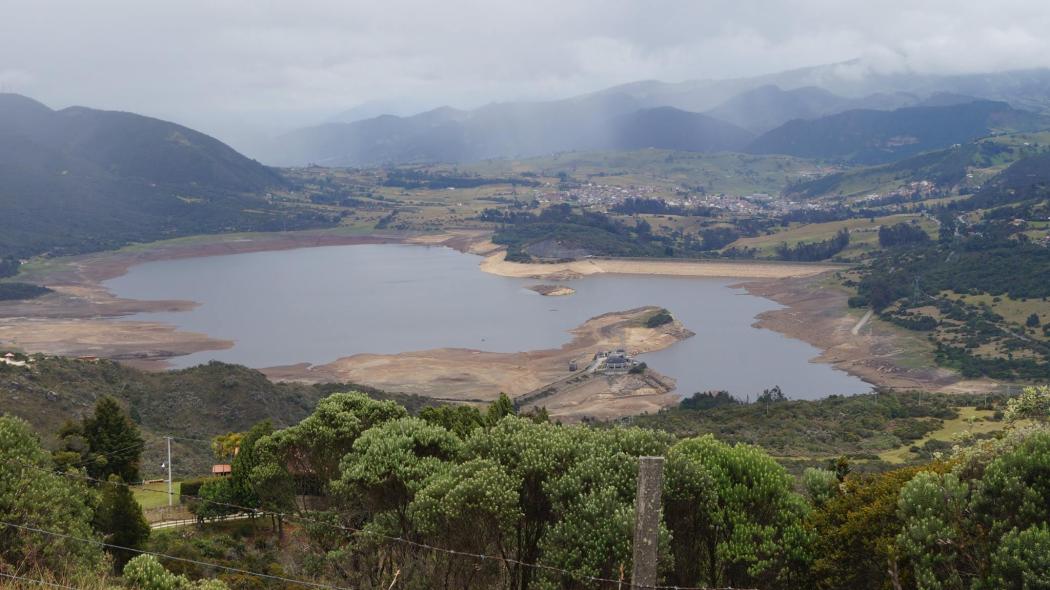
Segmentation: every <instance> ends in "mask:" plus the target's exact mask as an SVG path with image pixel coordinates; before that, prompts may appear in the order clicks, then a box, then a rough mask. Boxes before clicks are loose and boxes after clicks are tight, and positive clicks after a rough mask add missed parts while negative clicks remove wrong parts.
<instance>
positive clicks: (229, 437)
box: [211, 432, 244, 461]
mask: <svg viewBox="0 0 1050 590" xmlns="http://www.w3.org/2000/svg"><path fill="white" fill-rule="evenodd" d="M243 438H244V433H242V432H228V433H226V434H220V435H219V436H216V437H214V438H212V439H211V451H212V453H213V454H214V455H215V458H216V459H218V460H219V461H231V460H233V458H234V457H235V456H236V455H237V452H238V450H239V449H240V447H241V440H242V439H243Z"/></svg>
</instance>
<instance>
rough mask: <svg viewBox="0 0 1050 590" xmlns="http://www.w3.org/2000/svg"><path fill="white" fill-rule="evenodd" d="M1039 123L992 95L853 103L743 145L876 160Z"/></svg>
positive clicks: (752, 148) (808, 155)
mask: <svg viewBox="0 0 1050 590" xmlns="http://www.w3.org/2000/svg"><path fill="white" fill-rule="evenodd" d="M1045 124H1046V121H1045V120H1044V119H1043V118H1042V117H1040V116H1038V115H1035V114H1033V113H1030V112H1027V111H1021V110H1017V109H1014V108H1012V107H1010V105H1008V104H1006V103H1004V102H994V101H975V102H971V103H967V104H955V105H950V106H931V107H908V108H902V109H897V110H893V111H874V110H865V109H859V110H853V111H846V112H844V113H839V114H836V115H830V116H827V117H822V118H820V119H816V120H812V121H805V120H795V121H789V122H788V123H785V124H784V125H782V126H780V127H778V128H776V129H774V130H772V131H769V132H767V133H765V134H763V135H761V136H759V137H758V138H757V139H755V140H754V141H753V142H752V143H751V144H750V145H749V146H748V148H747V151H748V152H749V153H754V154H787V155H792V156H798V157H803V158H822V159H836V160H845V161H851V162H855V163H860V164H878V163H884V162H892V161H895V160H899V159H902V158H905V157H908V156H911V155H914V154H918V153H920V152H924V151H928V150H933V149H939V148H944V147H948V146H950V145H953V144H956V143H965V142H967V141H970V140H972V139H976V138H978V137H981V136H985V135H989V134H991V133H993V132H997V131H1003V130H1012V131H1025V130H1032V129H1037V128H1039V127H1040V126H1042V125H1045Z"/></svg>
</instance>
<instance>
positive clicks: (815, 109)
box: [258, 62, 1050, 166]
mask: <svg viewBox="0 0 1050 590" xmlns="http://www.w3.org/2000/svg"><path fill="white" fill-rule="evenodd" d="M862 67H863V66H861V65H860V64H859V63H855V62H849V63H844V64H833V65H827V66H818V67H812V68H803V69H798V70H791V71H786V72H780V73H776V74H770V75H766V76H757V77H753V78H741V79H732V80H693V81H686V82H679V83H666V82H658V81H640V82H634V83H630V84H624V85H620V86H615V87H612V88H608V89H605V90H601V91H598V92H593V93H589V94H585V95H581V96H577V97H573V98H568V99H563V100H556V101H547V102H508V103H497V104H490V105H486V106H483V107H480V108H477V109H472V110H459V109H452V108H449V107H442V108H439V109H434V110H431V111H427V112H424V113H421V114H418V115H413V116H408V117H397V116H392V115H382V116H379V117H373V118H369V119H360V120H352V121H351V122H341V121H329V122H326V123H322V124H320V125H317V126H314V127H309V128H304V129H299V130H296V131H293V132H291V133H288V134H286V135H284V136H282V137H280V138H278V139H277V140H276V141H274V142H273V143H272V144H270V145H268V146H264V147H263V148H261V149H260V151H259V153H258V157H259V158H260V159H262V160H263V161H265V162H267V163H271V164H275V165H305V164H308V163H315V164H321V165H334V166H367V165H378V164H398V163H413V162H466V161H474V160H480V159H486V158H507V157H528V156H536V155H544V154H549V153H554V152H560V151H574V150H619V149H639V148H649V147H652V148H664V149H682V150H689V151H700V152H708V151H734V150H741V149H743V148H744V146H745V145H746V144H747V140H748V136H749V135H761V134H765V133H768V132H771V131H773V130H775V129H777V128H779V127H781V126H783V125H786V124H792V125H795V126H796V127H793V128H790V129H787V130H785V131H783V132H782V133H783V134H784V135H791V134H792V133H794V132H796V131H797V130H798V129H799V127H797V126H798V125H799V123H797V122H796V121H797V120H815V119H820V118H824V117H831V116H835V115H839V114H842V113H845V112H849V111H869V112H870V111H891V110H895V109H900V108H905V107H929V108H935V107H953V106H956V105H960V104H966V103H972V102H974V101H1001V102H1004V103H1007V104H1008V105H1009V106H1011V107H1013V108H1014V109H1023V110H1031V111H1033V112H1037V113H1039V112H1050V70H1023V71H1013V72H1001V73H993V74H972V75H957V76H945V75H925V74H914V73H895V74H880V73H877V72H872V71H867V70H864V71H861V68H862ZM364 111H367V109H364V110H363V111H361V112H364ZM351 112H352V113H356V111H353V110H352V111H351ZM944 112H945V113H949V112H950V111H944ZM870 116H871V115H855V117H857V118H859V119H861V120H864V119H865V117H870ZM340 117H341V118H343V117H344V116H343V115H340ZM355 117H356V114H355V115H354V116H349V115H347V116H346V118H350V119H354V118H355ZM898 118H904V119H906V118H907V117H906V116H904V115H902V116H900V117H898ZM915 122H918V121H915ZM945 123H946V122H945ZM829 125H831V126H832V127H833V126H834V123H830V124H829ZM862 127H865V128H870V125H862ZM898 131H900V132H901V133H904V134H906V135H907V134H909V133H911V132H910V131H909V130H907V129H903V130H901V129H898ZM911 134H912V135H915V134H914V133H911ZM876 135H877V134H876ZM960 137H961V140H966V139H970V138H972V137H973V136H972V134H971V133H970V131H967V132H964V133H961V135H960ZM863 141H867V142H869V143H872V144H878V142H879V141H880V139H879V137H876V136H872V137H870V138H867V139H865V140H863ZM774 145H784V144H783V142H782V141H780V142H774V141H772V140H769V141H765V140H763V141H762V142H761V143H760V144H759V147H757V148H756V149H758V150H760V151H761V152H762V153H765V150H768V149H772V146H774ZM910 145H914V146H915V149H912V148H902V149H893V150H890V151H888V152H887V151H885V150H881V151H879V150H877V153H878V154H881V155H879V156H878V157H876V156H875V155H872V154H864V153H862V154H860V157H861V158H862V161H865V162H875V161H886V158H893V157H898V156H900V157H906V156H908V155H911V154H913V153H916V151H915V150H916V149H929V147H941V146H942V145H949V144H942V143H941V142H937V141H934V142H932V143H929V147H928V146H927V143H925V142H922V141H919V142H915V143H913V144H910ZM789 147H790V149H789V151H787V152H782V153H791V154H794V153H797V152H798V151H799V150H800V148H799V147H797V146H789ZM777 149H782V148H779V147H778V148H777ZM783 149H788V148H783ZM859 151H860V148H857V149H853V150H848V151H843V150H842V149H840V150H838V151H834V152H829V151H828V150H827V149H817V148H814V149H811V150H808V152H810V153H812V154H813V155H814V157H846V156H849V155H850V154H851V153H853V152H859Z"/></svg>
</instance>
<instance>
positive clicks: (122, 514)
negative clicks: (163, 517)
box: [92, 475, 150, 573]
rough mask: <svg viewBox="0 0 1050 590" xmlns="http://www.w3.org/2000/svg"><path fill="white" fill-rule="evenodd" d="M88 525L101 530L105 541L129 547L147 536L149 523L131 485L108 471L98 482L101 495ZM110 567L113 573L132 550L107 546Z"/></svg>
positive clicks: (136, 546)
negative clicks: (105, 481) (110, 560)
mask: <svg viewBox="0 0 1050 590" xmlns="http://www.w3.org/2000/svg"><path fill="white" fill-rule="evenodd" d="M92 526H93V527H94V528H95V530H96V531H98V532H100V533H102V535H103V536H104V537H105V539H106V542H107V543H110V544H112V545H119V546H121V547H127V548H130V549H139V548H141V547H142V545H143V544H144V543H145V542H146V539H148V538H149V533H150V527H149V523H147V522H146V517H145V516H143V514H142V507H141V506H139V503H138V502H136V501H135V497H134V496H133V495H132V493H131V489H130V488H128V487H127V486H126V485H124V482H123V481H122V480H121V479H120V476H119V475H110V476H109V482H108V483H105V484H103V485H102V498H101V500H100V501H99V505H98V508H97V509H96V510H95V518H94V520H93V521H92ZM110 553H111V554H112V555H113V568H114V570H115V571H116V572H117V573H120V571H121V570H122V569H124V564H126V563H127V562H128V561H129V560H130V559H131V558H132V557H135V555H137V553H136V552H134V551H126V550H123V549H111V550H110Z"/></svg>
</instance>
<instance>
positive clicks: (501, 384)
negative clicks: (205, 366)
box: [262, 307, 693, 419]
mask: <svg viewBox="0 0 1050 590" xmlns="http://www.w3.org/2000/svg"><path fill="white" fill-rule="evenodd" d="M658 309H659V308H656V307H643V308H638V309H632V310H628V311H621V312H611V313H606V314H603V315H600V316H597V317H594V318H591V319H589V320H587V321H586V322H585V323H584V324H583V325H581V326H579V327H578V328H575V329H573V330H571V333H572V335H573V338H572V340H571V341H570V342H568V343H567V344H565V345H563V346H562V347H560V348H555V349H547V350H534V351H528V352H514V353H496V352H486V351H481V350H472V349H463V348H439V349H434V350H424V351H414V352H404V353H400V354H357V355H353V356H349V357H344V358H341V359H338V360H335V361H333V362H331V363H327V364H324V365H310V364H307V363H300V364H295V365H288V366H283V367H270V368H266V369H262V371H263V373H265V374H266V376H267V377H270V378H271V379H275V380H282V381H302V382H308V383H317V382H339V381H352V382H355V383H362V384H365V385H369V386H372V387H377V388H380V389H387V390H390V391H400V392H405V393H417V394H420V395H426V396H430V397H438V394H436V393H435V390H436V391H437V392H440V399H444V400H448V401H457V402H468V403H469V402H488V401H492V400H494V399H495V398H496V397H497V396H498V395H499V393H501V392H502V393H506V394H507V395H509V396H511V397H512V398H514V397H518V396H521V395H525V394H528V393H530V392H533V391H535V390H537V389H540V388H544V387H546V386H548V385H549V384H551V383H554V382H556V381H559V380H563V379H565V378H566V377H568V376H570V375H572V374H573V373H572V372H571V371H570V370H569V362H570V361H576V362H577V363H578V365H579V366H580V367H586V365H587V363H588V362H589V361H590V359H591V358H592V357H593V356H594V353H596V352H598V351H599V350H609V349H612V348H616V347H618V346H620V345H621V344H626V347H627V349H628V351H629V352H630V353H631V354H644V353H646V352H654V351H657V350H662V349H664V348H667V347H669V346H672V345H674V344H675V343H677V342H679V341H681V340H683V339H685V338H689V337H691V336H693V333H692V332H690V331H689V330H687V329H685V328H684V327H683V326H682V325H681V324H680V323H678V322H672V323H670V324H665V325H663V326H660V327H658V328H647V327H645V325H644V320H645V319H646V318H647V317H648V316H650V315H651V314H653V313H655V312H656V311H657V310H658ZM643 381H644V380H640V379H639V378H637V377H636V376H634V375H626V374H625V375H616V376H608V378H605V377H603V379H602V380H594V383H596V384H599V385H597V386H596V387H589V388H566V390H565V391H564V392H561V391H559V393H557V394H555V395H552V396H550V397H547V398H545V399H544V400H543V403H542V404H540V405H543V406H545V407H547V408H548V409H549V410H550V411H551V414H552V415H553V416H557V417H562V418H570V419H579V418H582V417H583V416H584V415H586V416H590V417H603V418H611V417H618V416H626V415H631V414H639V413H642V412H653V411H657V410H659V409H661V408H663V407H666V406H668V405H673V404H675V403H677V402H678V396H676V395H673V394H671V393H670V392H671V391H672V390H673V389H674V380H672V379H669V378H666V377H663V376H654V379H653V380H650V381H646V382H643ZM657 381H658V382H657Z"/></svg>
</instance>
